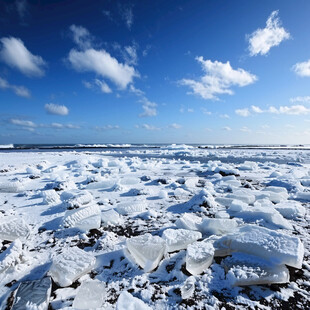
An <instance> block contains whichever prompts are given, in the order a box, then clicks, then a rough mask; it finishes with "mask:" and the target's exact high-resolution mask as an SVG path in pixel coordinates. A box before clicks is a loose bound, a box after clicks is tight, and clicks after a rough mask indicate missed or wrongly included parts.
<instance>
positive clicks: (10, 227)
mask: <svg viewBox="0 0 310 310" xmlns="http://www.w3.org/2000/svg"><path fill="white" fill-rule="evenodd" d="M29 234H30V227H29V226H28V224H27V223H26V222H25V221H24V219H22V218H21V217H18V216H3V217H1V218H0V239H2V240H8V241H14V240H15V239H17V238H20V239H26V238H27V237H28V236H29Z"/></svg>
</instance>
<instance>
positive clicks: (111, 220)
mask: <svg viewBox="0 0 310 310" xmlns="http://www.w3.org/2000/svg"><path fill="white" fill-rule="evenodd" d="M101 222H102V223H103V224H105V225H118V224H121V223H122V218H121V217H120V215H119V214H118V213H117V212H116V211H115V210H114V209H109V210H103V211H102V212H101Z"/></svg>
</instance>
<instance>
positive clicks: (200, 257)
mask: <svg viewBox="0 0 310 310" xmlns="http://www.w3.org/2000/svg"><path fill="white" fill-rule="evenodd" d="M213 256H214V247H213V245H212V243H211V242H207V241H197V242H194V243H193V244H190V245H189V246H188V247H187V250H186V270H187V271H188V272H189V273H191V274H192V275H198V274H201V273H202V272H203V271H204V270H206V269H207V268H208V267H209V266H210V265H211V263H212V260H213Z"/></svg>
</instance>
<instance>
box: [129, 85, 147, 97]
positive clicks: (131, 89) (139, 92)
mask: <svg viewBox="0 0 310 310" xmlns="http://www.w3.org/2000/svg"><path fill="white" fill-rule="evenodd" d="M129 91H130V92H132V93H134V94H135V95H137V96H139V97H141V96H144V95H145V93H144V91H142V90H141V89H139V88H136V87H134V86H133V85H132V84H131V85H129Z"/></svg>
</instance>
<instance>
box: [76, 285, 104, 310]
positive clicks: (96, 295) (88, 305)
mask: <svg viewBox="0 0 310 310" xmlns="http://www.w3.org/2000/svg"><path fill="white" fill-rule="evenodd" d="M106 296H107V292H106V287H105V284H104V283H102V282H98V281H87V282H83V283H82V284H81V286H80V287H79V288H78V290H77V293H76V296H75V298H74V301H73V305H72V307H73V308H74V309H85V310H86V309H97V308H101V307H102V306H103V304H104V302H105V299H106Z"/></svg>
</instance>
